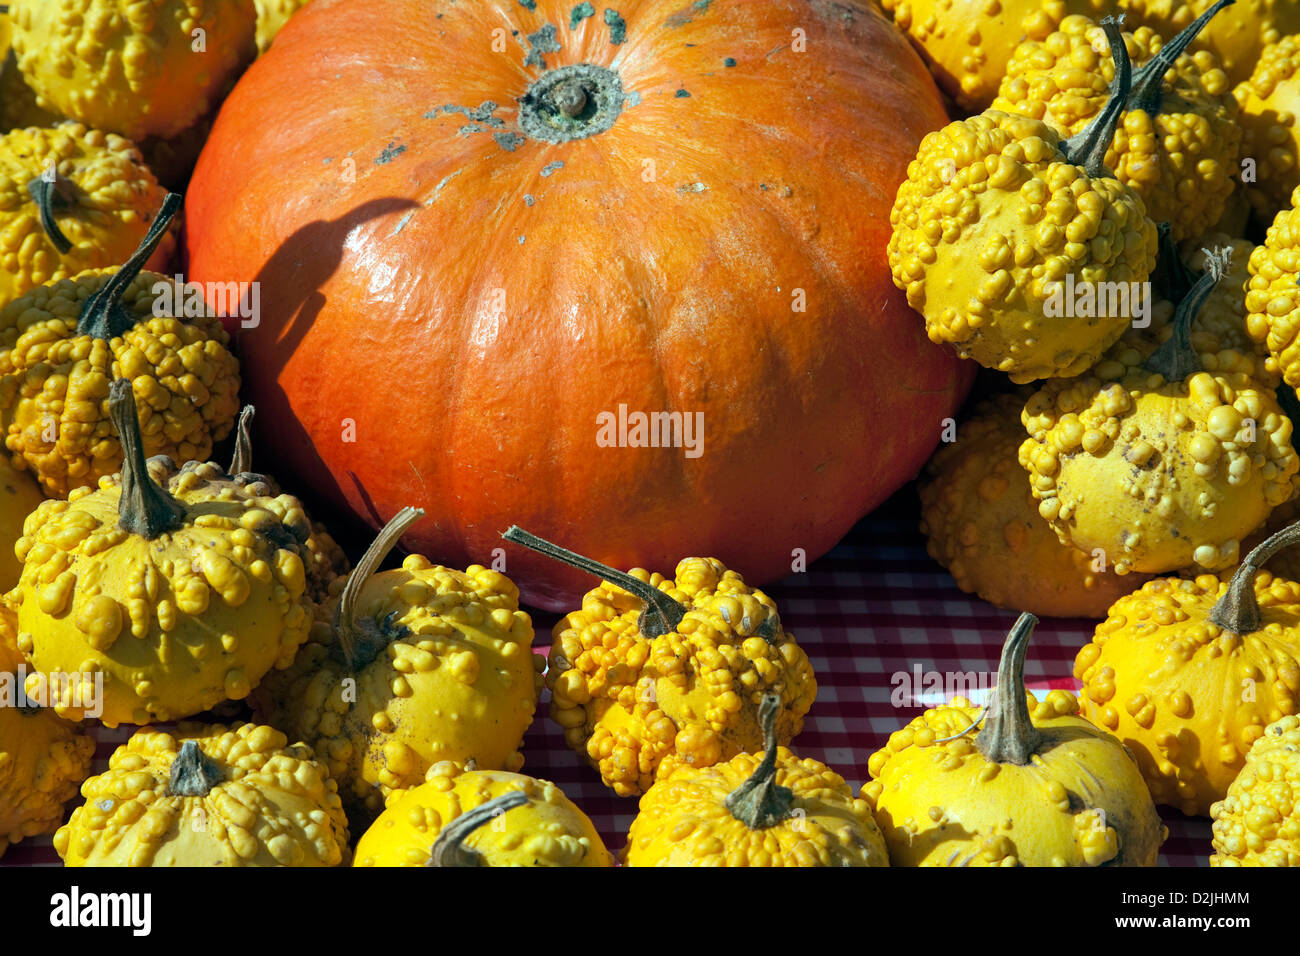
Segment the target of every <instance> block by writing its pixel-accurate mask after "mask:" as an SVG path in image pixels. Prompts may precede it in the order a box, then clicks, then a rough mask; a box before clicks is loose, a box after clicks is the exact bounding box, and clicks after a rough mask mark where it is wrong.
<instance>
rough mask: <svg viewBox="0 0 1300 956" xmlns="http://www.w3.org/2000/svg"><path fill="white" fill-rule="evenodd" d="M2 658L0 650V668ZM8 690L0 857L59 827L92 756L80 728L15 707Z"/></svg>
mask: <svg viewBox="0 0 1300 956" xmlns="http://www.w3.org/2000/svg"><path fill="white" fill-rule="evenodd" d="M3 614H4V611H3V609H0V616H3ZM2 627H3V625H2V624H0V628H2ZM0 644H3V635H0ZM4 656H5V650H4V648H3V646H0V662H2V661H3V659H4ZM0 680H3V681H5V682H12V681H13V680H14V674H13V673H12V672H10V673H0ZM9 690H10V688H9V687H6V688H5V698H6V699H4V700H2V701H0V856H4V853H5V851H6V850H7V849H9V846H10V845H11V844H13V843H17V842H18V841H19V840H22V839H25V838H26V837H32V836H37V835H39V834H42V833H52V832H53V831H54V830H55V829H56V828H57V827H58V825H59V823H60V822H61V821H62V820H63V805H64V804H65V803H67V802H68V801H69V800H71V799H72V798H73V797H75V796H76V795H77V787H78V786H80V784H81V781H82V780H84V779H86V774H88V773H89V772H90V761H91V758H92V757H93V756H94V754H95V742H94V740H92V739H91V737H90V735H89V734H87V733H86V732H85V730H84V729H83V728H81V727H79V726H77V725H76V724H74V723H72V722H71V721H67V720H63V719H62V718H60V717H57V716H55V715H54V714H53V713H52V712H51V711H49V710H46V709H44V708H42V707H39V706H18V703H17V701H16V700H15V699H8V697H9V695H8V691H9Z"/></svg>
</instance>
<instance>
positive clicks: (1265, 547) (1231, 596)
mask: <svg viewBox="0 0 1300 956" xmlns="http://www.w3.org/2000/svg"><path fill="white" fill-rule="evenodd" d="M1297 542H1300V521H1297V522H1296V523H1295V524H1292V525H1288V526H1287V527H1285V528H1283V529H1282V530H1281V531H1279V532H1277V533H1276V534H1274V535H1273V536H1271V537H1269V538H1267V539H1266V540H1264V541H1263V542H1262V543H1260V544H1258V545H1256V546H1255V548H1254V550H1252V551H1251V552H1250V554H1248V555H1246V559H1245V560H1244V561H1242V562H1241V565H1240V566H1239V567H1238V568H1237V570H1236V571H1235V572H1234V573H1233V575H1232V580H1231V581H1230V582H1229V583H1228V590H1227V591H1225V592H1224V593H1223V597H1221V598H1219V600H1217V601H1216V602H1215V603H1214V607H1212V608H1210V622H1211V623H1212V624H1217V625H1218V626H1219V627H1221V628H1223V629H1224V630H1225V631H1230V632H1231V633H1233V634H1238V635H1243V636H1244V635H1246V634H1254V633H1255V632H1256V631H1258V630H1259V629H1260V628H1261V627H1262V626H1263V618H1262V616H1261V614H1260V610H1259V600H1258V599H1257V598H1256V597H1255V575H1256V574H1258V573H1259V569H1260V568H1262V567H1263V566H1264V565H1266V564H1268V562H1269V559H1270V558H1272V557H1273V555H1275V554H1277V553H1278V552H1279V551H1281V550H1282V549H1283V548H1289V547H1291V546H1292V545H1293V544H1296V543H1297Z"/></svg>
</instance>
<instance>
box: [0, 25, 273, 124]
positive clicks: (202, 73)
mask: <svg viewBox="0 0 1300 956" xmlns="http://www.w3.org/2000/svg"><path fill="white" fill-rule="evenodd" d="M9 16H10V19H11V21H12V24H13V40H12V42H13V46H14V52H15V53H16V54H17V56H18V66H19V68H20V69H21V70H22V72H23V75H24V77H26V79H27V82H28V83H29V84H30V85H31V87H32V88H33V89H34V90H36V92H37V102H38V103H39V104H40V105H41V106H43V107H45V108H46V109H50V110H54V111H55V112H57V113H60V114H61V115H63V116H69V117H71V118H73V119H76V120H79V121H81V122H83V123H85V124H87V125H88V126H93V127H95V128H96V129H102V130H105V131H108V132H113V133H118V134H120V135H122V136H128V137H130V138H131V139H134V140H139V139H143V138H144V137H146V136H172V135H175V134H176V133H179V132H180V131H181V130H183V129H185V127H187V126H189V125H190V124H191V123H192V122H194V120H196V119H198V118H199V117H200V116H202V115H203V114H204V113H206V112H207V111H208V109H209V107H210V106H211V104H212V98H213V97H214V96H215V94H217V92H218V91H219V90H220V89H221V88H222V86H223V84H225V83H226V82H227V81H228V80H229V79H230V77H231V76H232V75H233V74H234V73H235V72H236V71H237V70H238V69H239V68H240V67H241V66H242V65H244V64H246V63H247V62H248V61H249V60H251V59H252V58H253V55H254V52H255V50H254V44H253V34H254V29H255V25H256V13H255V11H254V9H253V5H252V4H251V3H249V2H248V0H148V2H144V3H140V2H137V0H12V2H11V3H10V4H9Z"/></svg>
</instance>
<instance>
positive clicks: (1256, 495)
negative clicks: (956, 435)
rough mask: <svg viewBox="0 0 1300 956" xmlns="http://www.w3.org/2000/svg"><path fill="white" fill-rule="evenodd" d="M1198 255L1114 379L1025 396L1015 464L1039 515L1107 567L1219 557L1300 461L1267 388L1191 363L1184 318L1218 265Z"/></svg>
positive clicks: (1229, 556) (1288, 490)
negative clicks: (1198, 267)
mask: <svg viewBox="0 0 1300 956" xmlns="http://www.w3.org/2000/svg"><path fill="white" fill-rule="evenodd" d="M1212 262H1213V266H1212V268H1211V269H1210V270H1209V271H1208V272H1207V273H1206V274H1205V275H1204V276H1202V277H1201V278H1200V279H1199V280H1198V281H1197V283H1196V285H1195V286H1194V287H1193V289H1192V291H1191V292H1190V293H1188V295H1187V296H1186V297H1185V298H1184V300H1183V301H1182V302H1181V303H1180V304H1179V307H1178V315H1177V316H1176V317H1175V320H1174V323H1175V334H1174V336H1173V337H1172V338H1171V339H1169V340H1168V341H1167V342H1166V343H1165V344H1164V345H1162V346H1161V348H1160V349H1159V350H1158V351H1157V352H1155V353H1154V354H1153V355H1152V356H1151V357H1150V358H1149V359H1147V361H1146V363H1145V365H1143V366H1140V367H1138V368H1135V369H1133V370H1132V371H1131V372H1129V373H1128V374H1126V375H1125V377H1124V378H1123V379H1121V380H1119V381H1113V380H1112V381H1107V380H1105V379H1103V378H1102V377H1100V376H1099V375H1098V374H1095V373H1090V374H1088V375H1084V376H1080V377H1079V378H1077V379H1073V380H1056V381H1051V382H1048V383H1046V384H1045V385H1044V386H1043V388H1042V389H1040V390H1039V391H1038V392H1037V393H1036V394H1035V395H1034V396H1033V397H1031V398H1030V400H1029V402H1028V403H1027V404H1026V406H1025V411H1024V417H1023V418H1022V421H1023V423H1024V425H1025V427H1026V429H1027V430H1028V432H1029V436H1030V437H1029V438H1027V439H1026V440H1025V442H1024V444H1023V445H1021V447H1020V463H1021V465H1023V466H1024V467H1025V469H1026V470H1027V471H1028V472H1029V475H1030V479H1031V483H1030V487H1031V489H1032V491H1033V493H1034V496H1035V497H1036V498H1038V500H1039V514H1040V515H1042V516H1043V517H1044V518H1045V519H1047V520H1048V521H1049V522H1050V523H1051V524H1052V526H1053V527H1054V528H1055V529H1056V532H1057V535H1058V536H1059V537H1060V538H1061V540H1062V541H1063V542H1068V543H1071V544H1073V545H1074V546H1075V547H1077V548H1081V549H1083V550H1085V551H1089V552H1092V551H1093V550H1094V549H1101V550H1102V551H1103V552H1104V553H1105V555H1106V557H1107V558H1108V560H1109V561H1110V563H1111V565H1112V566H1113V567H1114V568H1115V570H1116V571H1117V572H1118V573H1120V574H1125V573H1128V572H1129V571H1140V572H1146V573H1152V574H1160V573H1165V572H1168V571H1174V570H1178V569H1180V568H1185V567H1189V566H1191V565H1192V564H1196V565H1199V566H1200V567H1202V568H1205V569H1207V570H1216V569H1219V568H1225V567H1229V566H1231V565H1233V564H1235V563H1236V562H1237V560H1238V556H1239V548H1240V543H1241V540H1242V539H1243V538H1244V537H1245V536H1246V535H1248V534H1250V533H1251V532H1252V531H1253V530H1255V528H1257V527H1258V526H1259V525H1260V524H1262V523H1263V521H1264V519H1265V518H1266V517H1268V513H1269V511H1270V510H1271V509H1272V508H1274V507H1276V506H1277V505H1279V504H1281V503H1282V502H1284V501H1286V500H1287V499H1288V498H1290V497H1291V495H1292V493H1293V491H1294V478H1295V474H1296V470H1297V467H1300V461H1298V460H1297V458H1296V454H1295V451H1294V449H1293V448H1292V443H1291V433H1292V425H1291V421H1290V419H1289V418H1287V416H1286V415H1284V414H1283V413H1282V410H1281V409H1280V408H1279V407H1278V404H1277V400H1276V398H1275V396H1274V395H1273V392H1272V390H1271V389H1268V388H1266V387H1264V386H1261V385H1259V384H1258V383H1256V382H1255V381H1254V380H1253V379H1252V378H1250V377H1249V376H1247V375H1245V374H1242V373H1233V374H1230V375H1217V374H1215V375H1212V374H1210V373H1208V372H1204V371H1197V370H1196V369H1197V367H1198V365H1199V358H1198V356H1197V355H1196V353H1195V351H1194V350H1193V349H1192V346H1191V342H1190V324H1191V321H1192V319H1193V318H1194V317H1195V315H1196V313H1197V310H1198V309H1199V307H1200V305H1201V303H1202V302H1203V301H1204V299H1205V297H1206V296H1207V295H1208V294H1209V291H1210V289H1211V287H1212V284H1213V283H1214V282H1215V281H1217V280H1218V279H1219V278H1221V277H1222V275H1223V272H1224V271H1225V269H1226V263H1225V262H1224V260H1223V257H1221V256H1215V257H1214V258H1213V260H1212Z"/></svg>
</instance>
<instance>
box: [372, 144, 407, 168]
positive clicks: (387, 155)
mask: <svg viewBox="0 0 1300 956" xmlns="http://www.w3.org/2000/svg"><path fill="white" fill-rule="evenodd" d="M404 152H406V147H405V146H398V145H397V144H396V143H389V144H388V145H387V146H385V147H384V151H383V152H382V153H380V154H379V155H378V156H376V157H375V165H376V166H383V165H384V164H385V163H391V162H392V161H393V160H394V159H396V158H397V157H398V156H400V155H401V154H402V153H404Z"/></svg>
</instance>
